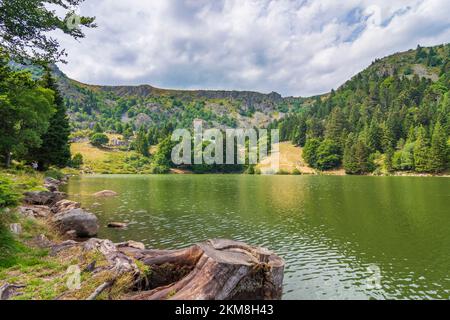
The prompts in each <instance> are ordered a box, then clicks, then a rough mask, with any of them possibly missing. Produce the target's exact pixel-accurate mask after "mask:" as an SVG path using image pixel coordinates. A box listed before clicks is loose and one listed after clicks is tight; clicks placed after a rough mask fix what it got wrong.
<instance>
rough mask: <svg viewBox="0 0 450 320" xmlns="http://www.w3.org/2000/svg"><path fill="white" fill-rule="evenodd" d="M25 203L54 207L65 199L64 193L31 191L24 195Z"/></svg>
mask: <svg viewBox="0 0 450 320" xmlns="http://www.w3.org/2000/svg"><path fill="white" fill-rule="evenodd" d="M24 196H25V197H24V199H23V201H24V202H25V203H27V204H37V205H54V204H55V203H57V202H58V201H60V200H62V199H64V198H65V196H66V194H65V193H64V192H50V191H30V192H25V193H24Z"/></svg>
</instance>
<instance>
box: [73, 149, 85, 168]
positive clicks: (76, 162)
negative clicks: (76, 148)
mask: <svg viewBox="0 0 450 320" xmlns="http://www.w3.org/2000/svg"><path fill="white" fill-rule="evenodd" d="M71 165H72V167H73V168H76V169H79V168H80V167H81V166H82V165H83V155H82V154H81V153H76V154H75V155H74V156H73V157H72V161H71Z"/></svg>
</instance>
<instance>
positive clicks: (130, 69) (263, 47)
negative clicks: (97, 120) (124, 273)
mask: <svg viewBox="0 0 450 320" xmlns="http://www.w3.org/2000/svg"><path fill="white" fill-rule="evenodd" d="M448 12H450V2H449V1H448V0H413V1H408V2H407V3H406V1H403V0H389V1H385V0H379V1H377V0H372V1H367V0H348V1H345V3H344V1H335V0H312V1H311V0H310V1H294V0H259V1H257V0H214V1H207V0H184V1H182V0H152V1H139V0H127V1H123V0H95V1H93V0H86V3H85V4H84V5H83V7H82V8H81V13H82V14H83V15H94V16H96V17H97V23H98V25H99V27H98V28H97V29H93V30H87V31H86V35H87V37H86V38H85V39H82V40H81V42H77V41H74V40H71V39H67V38H66V37H61V44H62V46H63V47H65V48H67V51H68V53H69V57H68V61H69V64H68V65H61V68H62V70H63V71H64V72H66V73H67V74H68V75H69V76H70V77H72V78H75V79H77V80H79V81H83V82H87V83H93V84H107V85H116V84H143V83H147V84H151V85H154V86H159V87H163V88H179V89H236V90H255V91H261V92H270V91H277V92H280V93H281V94H283V95H303V96H305V95H312V94H318V93H323V92H327V91H329V90H330V89H332V88H336V87H338V86H339V85H341V84H342V83H343V82H344V81H345V80H347V79H349V78H350V77H351V76H352V75H354V74H355V73H357V72H359V71H361V70H362V69H363V68H364V67H366V66H368V65H369V64H370V63H371V62H372V61H373V60H374V59H375V58H380V57H383V56H386V55H389V54H392V53H394V52H397V51H402V50H407V49H410V48H414V47H415V46H416V45H417V44H419V43H420V44H421V45H434V44H440V43H444V42H449V40H450V19H449V18H448Z"/></svg>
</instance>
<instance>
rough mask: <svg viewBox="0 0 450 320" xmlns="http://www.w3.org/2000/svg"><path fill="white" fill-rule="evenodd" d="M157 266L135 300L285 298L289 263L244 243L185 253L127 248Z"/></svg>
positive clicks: (207, 245)
mask: <svg viewBox="0 0 450 320" xmlns="http://www.w3.org/2000/svg"><path fill="white" fill-rule="evenodd" d="M120 250H124V252H127V253H128V254H132V255H133V256H134V257H135V258H136V259H138V260H140V261H141V262H143V263H144V264H145V265H148V266H150V267H151V275H150V278H149V279H148V288H147V289H148V290H146V291H141V292H138V293H136V294H133V295H130V296H129V297H127V299H132V300H166V299H173V300H232V299H264V300H266V299H268V300H270V299H280V298H281V295H282V283H283V272H284V264H285V263H284V260H283V259H282V258H280V257H278V256H277V255H275V254H274V253H272V252H271V251H269V250H267V249H264V248H260V247H253V246H249V245H247V244H245V243H243V242H237V241H231V240H223V239H215V240H208V241H206V242H203V243H199V244H196V245H194V246H191V247H189V248H186V249H182V250H173V251H172V250H137V249H133V248H122V249H120Z"/></svg>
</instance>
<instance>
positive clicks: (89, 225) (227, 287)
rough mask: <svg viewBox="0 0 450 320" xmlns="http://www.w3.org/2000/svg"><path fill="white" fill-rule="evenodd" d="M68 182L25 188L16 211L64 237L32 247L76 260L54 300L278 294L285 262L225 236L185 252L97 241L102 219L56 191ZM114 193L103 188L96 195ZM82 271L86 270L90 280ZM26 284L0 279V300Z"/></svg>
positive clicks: (226, 297) (15, 228)
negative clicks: (48, 226) (62, 287)
mask: <svg viewBox="0 0 450 320" xmlns="http://www.w3.org/2000/svg"><path fill="white" fill-rule="evenodd" d="M63 183H65V181H64V180H62V181H59V180H55V179H52V178H46V179H45V188H46V189H47V191H35V192H26V193H25V195H24V196H25V197H24V203H23V205H22V206H20V207H19V208H18V213H19V214H20V215H22V216H23V217H27V218H32V219H38V220H40V221H44V222H45V223H46V224H48V225H50V226H51V227H52V228H54V229H55V232H57V233H58V234H59V238H60V239H61V240H59V241H54V240H53V241H51V240H49V239H48V238H47V237H45V236H44V235H39V236H36V237H35V238H34V239H33V240H32V241H31V242H30V243H31V245H33V246H36V247H38V248H44V249H46V250H48V251H49V255H50V256H51V257H53V258H54V259H56V261H64V262H67V261H73V262H74V264H73V265H71V266H70V268H72V269H73V270H75V271H74V272H73V273H72V274H70V273H69V274H68V273H65V274H64V277H63V276H61V281H65V282H66V283H67V286H66V288H64V290H61V293H60V294H59V295H58V297H57V299H87V300H95V299H127V300H168V299H182V300H191V299H192V300H229V299H280V298H281V295H282V283H283V273H284V260H283V259H282V258H280V257H279V256H277V255H276V254H274V253H273V252H271V251H269V250H267V249H265V248H261V247H255V246H251V245H248V244H245V243H243V242H238V241H232V240H225V239H212V240H207V241H205V242H202V243H198V244H194V245H192V246H190V247H188V248H184V249H180V250H156V249H148V248H146V247H145V245H144V244H143V243H139V242H135V241H126V242H123V243H113V242H112V241H110V240H108V239H97V238H94V237H95V236H96V235H97V233H98V230H99V225H98V219H97V217H96V216H95V215H94V214H92V213H90V212H89V211H87V210H85V209H83V208H82V206H81V204H80V203H77V202H74V201H70V200H67V199H66V195H65V194H64V193H63V192H60V191H59V186H60V185H61V184H63ZM116 195H117V194H116V193H114V192H113V191H108V190H105V191H102V192H100V193H98V194H97V195H95V196H116ZM112 224H114V225H117V223H112ZM114 227H115V226H114ZM10 229H11V231H12V232H13V233H16V234H20V233H21V229H22V227H21V225H20V224H18V223H15V224H11V225H10ZM70 268H69V269H70ZM68 271H69V270H68ZM81 273H83V274H84V275H86V276H85V277H84V278H85V280H83V279H81V277H80V274H81ZM70 281H72V284H73V285H70V283H71V282H70ZM24 287H25V286H23V285H22V284H21V283H6V284H3V285H2V286H0V300H1V299H10V298H13V297H14V296H17V295H20V294H21V291H22V290H24V289H25V288H24Z"/></svg>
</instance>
